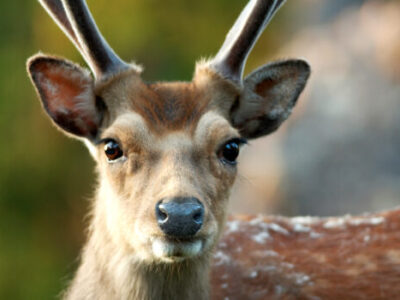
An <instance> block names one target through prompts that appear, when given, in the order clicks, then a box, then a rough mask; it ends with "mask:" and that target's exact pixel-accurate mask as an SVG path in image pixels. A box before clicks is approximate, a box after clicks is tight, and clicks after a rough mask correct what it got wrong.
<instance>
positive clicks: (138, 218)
mask: <svg viewBox="0 0 400 300" xmlns="http://www.w3.org/2000/svg"><path fill="white" fill-rule="evenodd" d="M40 3H41V4H42V5H43V6H44V7H45V9H46V10H47V11H48V12H49V13H50V14H51V15H52V17H53V18H54V20H55V21H56V22H57V24H58V25H59V26H60V27H61V29H63V31H64V32H65V33H66V34H67V35H68V37H69V38H70V39H71V40H72V42H73V43H74V45H75V46H76V48H77V49H78V50H79V52H80V53H81V54H82V56H83V58H84V59H85V61H86V62H87V64H88V65H89V67H90V69H91V71H92V74H93V75H94V77H92V76H91V74H90V72H89V71H88V70H86V69H84V68H82V67H80V66H78V65H76V64H74V63H72V62H70V61H68V60H66V59H62V58H57V57H52V56H47V55H42V54H39V55H36V56H33V57H32V58H30V59H29V61H28V72H29V74H30V76H31V79H32V82H33V84H34V86H35V87H36V90H37V92H38V95H39V98H40V100H41V103H42V105H43V108H44V109H45V111H46V113H47V114H48V115H49V117H50V118H51V120H52V121H53V123H54V124H55V125H56V126H57V127H59V128H60V129H62V130H63V131H64V132H66V133H67V134H68V135H70V136H73V137H76V138H79V139H81V140H83V141H84V142H85V144H86V145H87V146H88V148H89V149H90V152H91V154H92V155H93V157H94V159H95V160H96V162H97V164H98V170H99V177H100V180H99V182H100V184H99V188H98V193H97V199H96V201H95V203H94V214H93V226H92V227H93V229H92V230H93V231H96V230H98V231H102V232H103V234H106V235H107V236H108V237H109V240H110V242H111V243H115V244H118V245H119V249H124V250H123V251H125V252H126V253H130V254H131V255H132V256H133V257H134V258H135V259H136V260H139V261H151V262H160V263H161V262H178V261H182V260H185V259H186V260H189V259H193V258H196V257H206V256H207V254H208V253H209V252H210V251H211V249H212V248H213V246H214V245H215V243H216V241H217V239H218V237H219V235H220V233H221V231H222V228H223V225H224V221H225V215H226V205H227V200H228V197H229V190H230V187H231V186H232V184H233V182H234V180H235V176H236V172H237V170H236V159H237V156H238V154H239V149H240V146H241V145H242V144H244V143H246V140H247V139H254V138H258V137H261V136H264V135H267V134H270V133H271V132H273V131H275V130H276V129H277V128H278V127H279V126H280V125H281V124H282V122H283V121H285V120H286V119H287V117H288V116H289V115H290V113H291V111H292V109H293V107H294V105H295V103H296V101H297V98H298V97H299V94H300V93H301V91H302V90H303V88H304V86H305V84H306V81H307V79H308V76H309V73H310V69H309V66H308V64H307V63H306V62H304V61H302V60H286V61H279V62H274V63H270V64H267V65H264V66H262V67H260V68H259V69H257V70H255V71H253V72H252V73H251V74H250V75H248V76H247V77H245V78H244V79H243V76H242V75H243V68H244V65H245V62H246V59H247V56H248V55H249V53H250V50H251V49H252V47H253V45H254V44H255V42H256V40H257V38H258V37H259V35H260V34H261V32H262V31H263V29H264V28H265V27H266V25H267V24H268V22H269V21H270V20H271V18H272V16H273V15H274V14H275V12H276V11H277V10H278V9H279V8H280V7H281V5H282V4H283V3H284V0H251V1H250V2H249V3H248V5H247V6H246V8H245V9H244V10H243V12H242V13H241V15H240V16H239V18H238V20H237V21H236V23H235V24H234V25H233V27H232V29H231V30H230V32H229V34H228V35H227V38H226V40H225V42H224V44H223V46H222V47H221V49H220V50H219V52H218V53H217V55H216V56H215V57H214V58H213V59H211V60H209V61H203V62H200V63H198V64H197V65H196V68H195V72H194V76H193V80H192V81H191V82H172V83H164V82H161V83H158V82H156V83H148V82H144V81H143V80H142V79H141V68H140V67H139V66H137V65H135V64H128V63H125V62H124V61H122V60H121V59H120V58H119V57H118V56H117V55H116V54H115V53H114V52H113V50H112V49H111V48H110V46H109V45H108V44H107V42H106V41H105V39H104V38H103V37H102V35H101V34H100V33H99V31H98V29H97V27H96V25H95V23H94V21H93V18H92V16H91V14H90V12H89V10H88V7H87V5H86V3H85V1H84V0H81V1H80V0H40Z"/></svg>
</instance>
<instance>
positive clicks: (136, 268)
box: [65, 211, 209, 300]
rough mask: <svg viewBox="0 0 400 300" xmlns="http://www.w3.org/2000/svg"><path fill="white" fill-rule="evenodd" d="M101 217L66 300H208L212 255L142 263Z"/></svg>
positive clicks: (91, 234) (95, 225)
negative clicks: (109, 229)
mask: <svg viewBox="0 0 400 300" xmlns="http://www.w3.org/2000/svg"><path fill="white" fill-rule="evenodd" d="M97 212H98V211H97ZM97 216H98V215H97ZM97 216H96V214H95V215H94V218H93V221H92V226H91V227H90V228H91V231H90V233H89V239H88V242H87V244H86V246H85V248H84V251H83V254H82V261H81V265H80V267H79V269H78V272H77V274H76V276H75V278H74V280H73V282H72V284H71V286H70V288H69V289H68V291H67V293H66V297H65V298H66V299H135V300H141V299H146V300H147V299H148V300H150V299H165V300H168V299H199V300H200V299H201V300H204V299H208V291H209V274H208V272H209V256H208V255H207V256H204V257H200V258H196V259H191V260H184V261H182V262H177V263H149V262H146V261H143V260H139V259H138V258H137V257H136V255H135V253H132V250H131V249H130V248H128V247H127V246H126V245H119V244H117V243H116V242H115V240H114V239H113V238H112V235H111V234H110V232H109V231H108V230H107V228H106V227H107V226H106V224H105V222H96V220H99V219H103V218H97ZM103 220H104V219H103Z"/></svg>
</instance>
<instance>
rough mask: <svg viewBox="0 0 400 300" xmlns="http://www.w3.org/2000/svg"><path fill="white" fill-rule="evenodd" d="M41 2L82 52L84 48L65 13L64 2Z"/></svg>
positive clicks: (52, 0)
mask: <svg viewBox="0 0 400 300" xmlns="http://www.w3.org/2000/svg"><path fill="white" fill-rule="evenodd" d="M39 3H40V4H41V5H42V6H43V7H44V8H45V10H46V11H47V12H48V13H49V15H50V16H52V17H53V19H54V20H55V21H56V23H57V25H58V26H59V27H60V28H61V29H62V30H63V31H64V33H65V34H66V35H67V36H68V37H69V39H70V40H71V41H72V42H73V43H74V45H75V46H76V47H77V48H78V50H79V52H81V53H82V54H84V53H83V51H82V48H81V45H80V44H79V41H78V39H77V37H76V35H75V32H74V30H73V29H72V26H71V23H70V22H69V20H68V17H67V15H66V13H65V10H64V7H63V4H62V3H61V1H60V0H39Z"/></svg>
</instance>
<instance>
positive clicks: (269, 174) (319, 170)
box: [0, 0, 400, 299]
mask: <svg viewBox="0 0 400 300" xmlns="http://www.w3.org/2000/svg"><path fill="white" fill-rule="evenodd" d="M245 3H246V0H202V1H188V0H168V1H162V0H115V1H107V0H96V1H94V0H89V1H88V4H89V6H90V8H91V10H92V12H93V15H94V16H95V19H96V20H97V23H98V24H99V27H100V28H101V30H102V32H103V34H104V35H105V36H106V38H107V39H108V41H109V42H110V44H111V45H112V46H113V48H114V49H115V50H116V51H117V52H118V53H119V54H120V56H121V57H122V58H123V59H125V60H128V61H129V60H132V59H134V60H135V61H137V62H140V63H141V64H143V65H144V66H145V67H146V71H145V72H144V77H145V79H146V80H150V81H154V80H190V78H191V75H192V72H193V66H194V62H195V61H196V60H197V59H198V58H200V57H210V56H211V55H212V54H214V53H216V51H217V50H218V48H219V46H220V45H221V43H222V41H223V39H224V36H225V34H226V32H227V31H228V29H229V28H230V26H231V24H232V23H233V21H234V19H235V18H236V16H237V15H238V14H239V12H240V10H241V9H242V7H243V6H244V5H245ZM0 11H1V18H0V137H1V140H0V141H1V142H0V299H54V298H57V296H58V295H59V292H60V291H61V290H62V289H63V288H64V287H65V285H66V283H67V282H68V280H69V279H70V278H71V276H72V274H73V272H74V270H75V268H76V266H77V258H78V253H79V249H80V247H81V245H82V243H83V242H84V239H85V238H84V228H85V225H86V223H87V219H85V215H86V213H87V209H88V206H89V203H90V199H91V196H92V191H93V188H94V187H95V176H94V172H93V167H94V163H93V161H92V159H91V158H90V156H89V154H88V153H87V151H86V149H85V148H84V147H83V145H81V144H80V143H79V142H77V141H74V140H72V139H68V138H66V137H64V136H63V135H62V134H61V133H60V132H58V131H57V130H56V129H55V128H54V127H53V126H51V124H50V122H49V120H48V119H47V117H46V116H45V114H44V113H43V112H42V110H41V107H40V105H39V101H38V100H37V98H36V95H35V93H34V90H33V87H32V85H31V84H30V82H29V79H28V77H27V76H26V71H25V61H26V59H27V58H28V57H29V56H30V55H32V54H34V53H36V52H38V51H43V52H46V53H51V54H57V55H60V56H64V57H67V58H69V59H71V60H74V61H77V62H80V63H81V64H83V60H82V59H81V57H80V56H79V54H78V53H77V51H76V50H75V49H74V48H73V46H72V45H71V43H70V42H69V40H68V39H67V38H66V37H64V35H63V34H62V32H61V31H60V30H59V29H58V28H57V26H56V25H55V24H54V23H53V21H52V20H51V19H50V18H49V17H48V16H47V14H46V13H45V12H44V10H43V9H42V8H41V7H40V5H39V4H38V3H37V1H33V0H15V1H1V2H0ZM286 57H302V58H305V59H307V60H308V61H309V62H310V64H311V66H312V68H313V73H312V77H311V79H310V82H309V85H308V86H307V88H306V91H305V92H304V94H303V95H302V97H301V99H300V102H299V104H298V106H297V107H296V109H295V110H294V113H293V115H292V117H291V119H290V120H289V121H288V122H287V123H286V124H285V125H284V126H283V127H282V128H281V129H280V131H279V132H278V133H276V134H273V135H271V136H270V137H269V138H263V139H260V140H256V141H252V142H251V143H250V146H249V147H247V148H246V149H245V150H244V151H243V153H242V154H241V158H240V176H239V178H238V180H237V183H236V185H235V188H234V192H233V195H232V201H231V208H230V209H231V211H232V212H241V213H274V214H284V215H298V214H302V215H320V216H325V215H338V214H347V213H355V214H357V213H363V212H365V211H377V210H382V209H388V208H392V207H395V206H397V205H399V204H400V132H399V130H400V1H395V0H392V1H389V0H388V1H384V0H380V1H378V0H376V1H362V0H336V1H330V0H300V1H293V0H289V1H288V2H287V4H286V5H285V7H284V8H283V9H282V10H281V11H280V12H279V14H278V15H277V16H276V17H275V18H274V20H273V22H272V23H271V25H270V26H269V28H268V30H267V31H266V32H265V33H264V34H263V36H262V38H261V40H260V41H259V42H258V44H257V46H256V47H255V49H254V51H253V53H252V55H251V57H250V58H249V61H248V64H247V69H246V70H247V72H249V71H251V70H252V69H253V68H255V67H257V66H259V65H261V64H263V63H265V62H267V61H270V60H273V59H279V58H286Z"/></svg>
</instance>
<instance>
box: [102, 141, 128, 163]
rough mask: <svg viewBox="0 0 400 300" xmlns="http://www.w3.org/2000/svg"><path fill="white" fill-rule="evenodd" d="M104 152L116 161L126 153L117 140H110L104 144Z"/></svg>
mask: <svg viewBox="0 0 400 300" xmlns="http://www.w3.org/2000/svg"><path fill="white" fill-rule="evenodd" d="M104 153H105V154H106V156H107V158H108V161H114V160H117V159H118V158H120V157H121V156H122V155H123V154H124V153H123V152H122V150H121V147H120V146H119V145H118V143H117V142H116V141H113V140H109V141H108V142H107V143H106V144H105V146H104Z"/></svg>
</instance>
